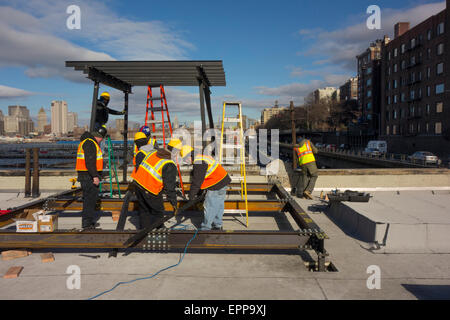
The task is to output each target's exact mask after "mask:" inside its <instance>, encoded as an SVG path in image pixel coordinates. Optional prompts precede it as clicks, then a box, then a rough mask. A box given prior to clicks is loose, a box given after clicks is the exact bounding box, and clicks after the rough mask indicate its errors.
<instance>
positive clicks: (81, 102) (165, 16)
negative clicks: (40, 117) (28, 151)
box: [0, 0, 445, 125]
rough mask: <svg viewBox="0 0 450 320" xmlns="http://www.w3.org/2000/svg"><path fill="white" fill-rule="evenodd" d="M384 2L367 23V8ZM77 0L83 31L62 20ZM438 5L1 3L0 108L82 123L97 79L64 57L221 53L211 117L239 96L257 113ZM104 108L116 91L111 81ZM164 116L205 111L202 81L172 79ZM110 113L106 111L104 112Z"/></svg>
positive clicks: (140, 100)
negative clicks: (74, 116)
mask: <svg viewBox="0 0 450 320" xmlns="http://www.w3.org/2000/svg"><path fill="white" fill-rule="evenodd" d="M374 4H375V5H378V6H379V7H380V9H381V28H380V29H373V30H370V29H369V28H367V26H366V21H367V19H368V18H369V17H370V15H371V14H370V13H367V8H368V7H369V6H370V5H374ZM70 5H77V6H78V7H79V8H80V12H81V20H80V27H81V28H80V29H79V30H78V29H73V30H71V29H69V28H67V25H66V22H67V19H68V18H69V16H70V14H68V13H67V12H66V11H67V7H68V6H70ZM443 9H445V1H438V2H436V1H425V0H417V1H416V0H396V1H384V0H383V1H376V2H375V1H373V0H370V1H365V0H354V1H353V0H352V1H323V0H315V1H307V0H301V1H300V0H292V1H283V0H280V1H276V2H275V1H266V0H258V1H254V0H241V1H234V0H229V1H215V0H209V1H204V0H196V1H186V0H180V1H179V0H166V1H153V0H146V1H137V0H133V1H118V0H111V1H92V0H83V1H75V0H70V1H65V0H47V1H43V0H39V1H37V0H14V1H4V0H0V110H2V111H3V114H6V113H7V108H8V105H16V104H19V105H25V106H27V107H28V108H29V109H30V113H31V114H32V116H33V118H34V119H36V118H37V113H38V111H39V109H40V108H41V107H44V109H45V110H46V111H47V114H48V117H49V116H50V103H51V101H52V100H65V101H67V103H68V109H69V111H72V112H77V113H78V118H79V124H81V125H84V124H88V123H89V117H90V106H91V103H92V102H91V100H92V90H93V86H92V82H91V81H90V80H88V79H86V78H85V76H83V74H82V72H79V71H74V69H73V68H66V67H65V61H69V60H222V61H223V65H224V70H225V75H226V82H227V85H226V86H225V87H211V93H212V109H213V116H214V120H215V121H217V119H218V118H219V117H221V112H222V103H223V101H233V102H235V101H240V102H242V107H243V113H244V114H246V115H247V116H248V117H249V118H254V119H260V114H261V110H262V109H263V108H267V107H272V106H273V105H274V103H275V101H278V104H279V105H281V106H288V105H289V102H290V101H294V104H295V105H296V106H297V105H301V104H303V102H304V97H306V96H307V95H308V93H310V92H311V91H313V90H315V89H317V88H321V87H326V86H335V87H338V86H340V85H342V84H344V83H345V81H346V80H347V79H348V78H350V77H352V76H355V75H356V58H355V57H356V55H358V54H360V53H362V52H363V51H364V50H365V49H366V48H367V47H368V46H369V44H370V42H372V41H374V40H376V39H381V38H382V37H383V36H384V35H388V36H390V37H391V38H392V37H393V32H394V24H395V23H397V22H399V21H409V22H410V23H411V27H413V26H415V25H417V24H418V23H420V22H421V21H423V20H425V19H426V18H428V17H430V16H432V15H434V14H437V13H438V12H440V11H442V10H443ZM100 90H101V91H102V90H106V91H108V92H110V93H111V96H112V99H111V102H110V107H111V108H113V109H116V110H122V109H123V94H122V93H121V92H119V91H117V90H114V89H112V88H109V87H105V86H101V87H100ZM133 92H134V93H133V94H132V95H130V119H131V120H132V121H137V122H144V117H145V103H146V88H145V87H134V88H133ZM166 96H167V102H168V106H169V111H170V115H171V118H172V119H173V118H174V117H175V116H177V118H178V119H179V121H180V122H184V121H188V122H189V121H194V120H199V119H200V108H199V94H198V87H167V88H166ZM115 118H117V116H113V115H111V116H110V121H112V120H113V119H115Z"/></svg>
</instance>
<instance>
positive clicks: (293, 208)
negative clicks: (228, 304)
mask: <svg viewBox="0 0 450 320" xmlns="http://www.w3.org/2000/svg"><path fill="white" fill-rule="evenodd" d="M105 187H107V186H105ZM186 187H187V188H189V187H190V185H189V184H187V185H186ZM116 188H117V186H116V187H115V188H114V190H117V189H116ZM120 188H121V189H122V188H123V189H125V188H126V184H121V185H120ZM239 188H240V185H239V184H236V183H233V184H231V185H230V188H229V191H230V193H236V192H238V189H239ZM248 190H249V193H251V194H256V195H265V196H266V199H261V197H259V199H253V200H249V203H248V205H249V215H250V216H251V215H253V216H255V215H271V214H274V218H277V219H282V220H285V219H287V217H286V213H289V214H290V215H291V217H292V218H293V220H294V222H295V224H294V227H298V229H296V230H293V229H292V230H288V231H280V230H243V231H241V230H226V231H198V233H197V236H196V237H195V239H193V240H192V242H191V243H190V246H189V248H190V249H202V250H206V253H207V252H211V251H219V252H220V250H224V249H236V250H263V251H267V250H270V251H271V252H273V253H282V254H285V253H286V250H296V251H297V250H299V251H304V250H314V251H315V252H316V254H317V260H316V262H315V263H314V264H313V268H312V269H313V270H315V271H327V270H328V267H327V263H326V262H325V259H326V257H327V256H328V253H327V251H326V250H325V247H324V241H325V239H328V237H327V235H326V234H325V233H324V232H323V231H322V230H321V229H320V228H319V226H318V225H317V224H316V223H315V222H314V221H313V220H312V219H311V218H310V217H309V216H308V214H306V212H305V211H304V210H303V209H302V208H301V207H300V206H299V204H298V203H297V202H296V201H295V200H294V199H293V198H292V197H291V196H290V195H289V194H288V193H287V191H286V190H285V189H284V188H283V187H282V186H281V184H280V183H279V182H276V183H274V184H248ZM108 191H109V190H108ZM185 203H186V201H185V200H179V201H178V206H179V207H181V206H182V205H183V204H185ZM122 204H123V199H112V198H102V199H99V201H98V203H97V208H98V209H99V210H104V211H117V210H120V209H121V207H122ZM164 205H165V209H166V211H168V212H170V211H171V206H170V204H169V203H168V202H166V203H165V204H164ZM244 206H245V203H244V200H241V199H237V200H231V199H229V200H226V201H225V208H226V209H240V208H243V207H244ZM137 207H138V203H137V201H131V202H130V203H129V205H128V211H135V210H137ZM43 208H44V209H46V210H51V211H70V212H73V211H80V210H82V200H81V189H75V190H70V191H65V192H62V193H59V194H56V195H54V196H51V197H48V198H46V199H41V200H37V201H35V202H32V203H29V204H26V205H24V206H21V207H18V208H15V209H14V210H13V211H11V212H10V213H8V214H6V215H3V216H0V227H4V226H7V225H9V224H10V223H12V222H14V220H13V219H14V218H20V217H24V216H25V215H26V214H27V213H28V212H34V211H38V210H41V209H43ZM191 210H194V211H199V210H200V208H198V207H197V208H193V209H191ZM230 215H233V214H227V213H226V214H225V216H230ZM137 232H138V230H126V231H120V230H96V231H91V232H83V231H80V230H56V231H55V232H51V233H17V232H15V230H0V248H28V249H33V248H37V249H39V248H96V249H106V248H111V249H116V248H119V249H126V247H125V246H124V245H123V243H124V242H125V241H126V240H127V239H129V238H130V237H132V236H134V235H135V234H136V233H137ZM194 234H195V231H194V230H170V229H163V230H153V231H152V232H150V233H149V234H148V235H147V236H146V237H145V238H144V239H142V240H141V241H140V242H138V243H137V244H136V245H135V247H136V248H139V249H141V250H144V251H149V252H161V251H165V252H166V251H174V250H179V249H183V248H184V247H185V246H186V243H187V242H188V241H189V240H190V239H191V238H192V237H193V236H194Z"/></svg>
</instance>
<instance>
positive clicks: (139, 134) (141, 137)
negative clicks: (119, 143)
mask: <svg viewBox="0 0 450 320" xmlns="http://www.w3.org/2000/svg"><path fill="white" fill-rule="evenodd" d="M139 139H147V136H146V135H145V133H143V132H136V134H135V135H134V141H136V140H139Z"/></svg>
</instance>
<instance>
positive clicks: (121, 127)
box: [116, 119, 125, 131]
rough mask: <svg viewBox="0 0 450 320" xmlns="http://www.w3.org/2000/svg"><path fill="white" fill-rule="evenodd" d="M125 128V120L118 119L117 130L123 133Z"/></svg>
mask: <svg viewBox="0 0 450 320" xmlns="http://www.w3.org/2000/svg"><path fill="white" fill-rule="evenodd" d="M124 128H125V120H124V119H116V129H117V130H119V131H123V130H124Z"/></svg>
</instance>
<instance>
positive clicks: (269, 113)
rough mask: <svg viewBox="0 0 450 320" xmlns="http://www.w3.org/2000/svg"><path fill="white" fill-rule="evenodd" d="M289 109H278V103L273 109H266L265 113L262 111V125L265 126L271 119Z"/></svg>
mask: <svg viewBox="0 0 450 320" xmlns="http://www.w3.org/2000/svg"><path fill="white" fill-rule="evenodd" d="M287 109H288V108H280V107H278V102H277V103H275V106H274V107H273V108H265V109H264V110H263V111H261V124H262V125H264V124H265V123H266V122H267V121H269V119H270V118H272V117H273V116H276V115H277V114H279V113H280V112H282V111H284V110H287Z"/></svg>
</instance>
